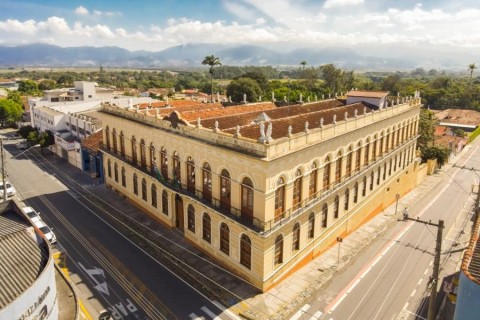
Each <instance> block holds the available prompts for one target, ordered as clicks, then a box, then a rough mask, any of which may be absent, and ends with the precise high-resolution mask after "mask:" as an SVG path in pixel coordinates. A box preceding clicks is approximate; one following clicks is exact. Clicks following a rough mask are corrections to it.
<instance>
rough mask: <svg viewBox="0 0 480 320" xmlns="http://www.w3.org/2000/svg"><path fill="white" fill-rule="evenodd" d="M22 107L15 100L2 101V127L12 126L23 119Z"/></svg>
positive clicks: (0, 106)
mask: <svg viewBox="0 0 480 320" xmlns="http://www.w3.org/2000/svg"><path fill="white" fill-rule="evenodd" d="M22 113H23V110H22V106H21V105H19V104H18V103H16V102H15V101H13V100H9V99H0V125H1V126H2V127H3V126H5V125H6V124H11V123H14V122H16V121H19V120H20V119H21V117H22Z"/></svg>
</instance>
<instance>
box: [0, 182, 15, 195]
mask: <svg viewBox="0 0 480 320" xmlns="http://www.w3.org/2000/svg"><path fill="white" fill-rule="evenodd" d="M5 185H6V186H7V197H11V196H14V195H15V194H16V193H17V191H16V190H15V188H14V187H13V186H12V184H11V183H10V182H8V181H5ZM3 192H4V187H3V181H1V180H0V197H1V198H3Z"/></svg>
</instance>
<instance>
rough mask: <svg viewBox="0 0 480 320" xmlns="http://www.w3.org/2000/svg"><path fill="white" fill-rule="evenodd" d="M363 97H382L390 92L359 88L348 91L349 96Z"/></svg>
mask: <svg viewBox="0 0 480 320" xmlns="http://www.w3.org/2000/svg"><path fill="white" fill-rule="evenodd" d="M348 96H350V97H362V98H378V99H381V98H383V97H386V96H388V92H386V91H359V90H352V91H349V92H347V97H348Z"/></svg>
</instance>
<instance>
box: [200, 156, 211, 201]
mask: <svg viewBox="0 0 480 320" xmlns="http://www.w3.org/2000/svg"><path fill="white" fill-rule="evenodd" d="M202 175H203V177H202V178H203V189H202V191H203V199H205V200H207V201H212V169H211V168H210V165H209V164H208V163H207V162H205V163H204V164H203V168H202Z"/></svg>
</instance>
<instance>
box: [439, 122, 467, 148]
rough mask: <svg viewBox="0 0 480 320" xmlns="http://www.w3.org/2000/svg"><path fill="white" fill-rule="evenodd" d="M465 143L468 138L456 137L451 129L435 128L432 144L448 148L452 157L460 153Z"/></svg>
mask: <svg viewBox="0 0 480 320" xmlns="http://www.w3.org/2000/svg"><path fill="white" fill-rule="evenodd" d="M467 142H468V138H466V137H458V136H456V135H455V132H454V131H453V129H452V128H449V127H446V126H436V127H435V140H434V144H435V145H437V146H444V147H446V148H448V149H449V150H450V151H451V152H452V155H455V154H456V153H458V152H460V151H462V149H463V148H464V147H465V145H466V144H467Z"/></svg>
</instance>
